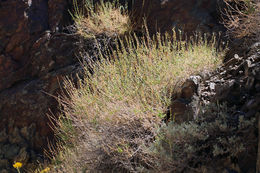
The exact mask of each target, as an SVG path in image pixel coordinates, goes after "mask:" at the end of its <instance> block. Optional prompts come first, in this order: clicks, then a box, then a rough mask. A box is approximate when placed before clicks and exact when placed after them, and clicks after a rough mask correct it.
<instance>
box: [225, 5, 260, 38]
mask: <svg viewBox="0 0 260 173" xmlns="http://www.w3.org/2000/svg"><path fill="white" fill-rule="evenodd" d="M224 2H225V4H226V8H225V9H224V10H222V11H223V13H222V14H223V21H224V25H225V27H226V28H227V29H228V31H229V34H230V35H232V36H233V37H236V38H244V37H259V35H260V2H258V1H254V0H224Z"/></svg>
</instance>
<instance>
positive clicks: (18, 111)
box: [0, 0, 220, 172]
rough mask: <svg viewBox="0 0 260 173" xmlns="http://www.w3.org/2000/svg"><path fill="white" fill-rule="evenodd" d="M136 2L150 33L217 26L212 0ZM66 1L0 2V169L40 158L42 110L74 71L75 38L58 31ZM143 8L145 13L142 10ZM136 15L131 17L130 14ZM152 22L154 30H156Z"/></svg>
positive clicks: (49, 108)
mask: <svg viewBox="0 0 260 173" xmlns="http://www.w3.org/2000/svg"><path fill="white" fill-rule="evenodd" d="M142 2H143V1H142V0H139V1H136V3H135V4H133V6H132V10H133V11H134V12H136V13H134V14H135V15H134V16H138V17H139V18H140V16H139V13H138V12H139V11H138V9H140V7H144V8H143V10H142V11H141V12H144V13H145V14H146V16H148V18H147V20H148V21H147V23H148V26H149V28H150V29H151V31H152V32H154V31H156V30H161V31H167V30H171V29H172V27H177V28H182V29H184V30H185V31H192V30H196V29H201V30H202V31H207V32H208V31H214V30H218V27H219V26H220V25H219V24H218V22H216V19H217V10H216V9H217V3H216V2H217V0H199V1H196V0H187V1H179V0H177V1H176V0H168V1H167V0H165V1H160V0H151V1H149V2H148V1H144V2H145V3H144V6H143V5H142ZM71 4H72V1H71V0H49V1H48V0H24V1H16V0H0V170H3V171H4V169H6V170H5V171H7V172H11V170H10V169H9V167H11V164H12V163H13V162H14V161H21V162H23V163H31V162H32V161H33V160H41V159H42V152H43V148H46V147H47V145H48V141H51V140H52V134H53V132H52V131H51V129H50V128H49V125H48V118H47V116H46V114H47V113H50V112H52V113H54V114H55V113H56V111H57V109H58V108H57V107H58V105H57V102H56V101H55V98H54V97H53V96H55V95H57V93H58V92H59V91H60V84H61V83H62V77H64V76H66V75H71V74H73V73H76V72H77V65H78V64H77V61H78V60H77V58H75V54H76V52H78V46H77V45H76V44H75V43H76V42H77V41H78V40H77V38H76V37H75V36H73V35H70V34H66V33H63V32H62V28H63V27H64V26H67V25H69V24H71V22H72V21H71V19H70V17H69V14H68V9H69V8H72V5H71ZM146 10H148V11H146ZM134 18H135V19H137V18H136V17H134ZM156 26H157V28H156Z"/></svg>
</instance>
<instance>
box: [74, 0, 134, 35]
mask: <svg viewBox="0 0 260 173" xmlns="http://www.w3.org/2000/svg"><path fill="white" fill-rule="evenodd" d="M82 6H83V7H80V5H78V2H77V0H75V1H74V14H72V17H73V20H74V21H75V26H76V29H77V33H78V34H79V35H81V36H83V37H85V38H92V37H94V36H97V35H105V36H109V37H112V36H116V35H123V34H125V33H127V32H130V31H131V22H130V18H129V15H128V12H127V7H126V6H123V5H120V4H119V2H118V0H114V1H113V2H110V1H107V2H104V1H103V0H100V1H99V2H97V3H94V2H93V1H92V0H85V2H84V3H83V5H82Z"/></svg>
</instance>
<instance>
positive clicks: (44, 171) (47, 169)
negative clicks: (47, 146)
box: [40, 167, 50, 173]
mask: <svg viewBox="0 0 260 173" xmlns="http://www.w3.org/2000/svg"><path fill="white" fill-rule="evenodd" d="M49 171H50V168H49V167H47V168H45V169H44V170H42V171H41V172H40V173H46V172H49Z"/></svg>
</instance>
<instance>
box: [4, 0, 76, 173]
mask: <svg viewBox="0 0 260 173" xmlns="http://www.w3.org/2000/svg"><path fill="white" fill-rule="evenodd" d="M69 5H70V2H69V1H66V0H51V1H46V0H36V1H31V0H25V1H15V0H10V1H4V0H3V1H0V119H1V120H0V170H2V169H4V168H6V169H7V168H8V167H10V166H11V164H12V163H13V161H21V162H23V163H24V164H25V163H27V162H31V161H32V160H36V159H37V160H42V159H43V157H42V155H41V153H42V152H43V148H46V147H47V145H48V143H47V142H48V140H50V141H51V140H52V133H53V132H52V131H51V129H50V127H49V125H48V118H47V116H46V114H47V113H50V110H51V111H52V112H53V113H55V111H56V110H57V103H56V101H55V99H54V97H53V96H55V95H56V93H57V92H58V91H59V89H60V83H61V78H62V77H63V76H65V75H69V74H72V73H73V72H75V66H76V62H77V59H76V58H75V55H74V50H75V45H74V43H75V42H76V39H75V38H74V37H73V36H70V35H68V34H64V33H59V32H58V30H59V29H60V28H61V27H62V26H65V24H66V22H69V21H68V19H66V17H67V11H68V7H69ZM52 95H53V96H52ZM10 171H11V170H9V169H8V172H10ZM0 172H1V171H0Z"/></svg>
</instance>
